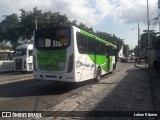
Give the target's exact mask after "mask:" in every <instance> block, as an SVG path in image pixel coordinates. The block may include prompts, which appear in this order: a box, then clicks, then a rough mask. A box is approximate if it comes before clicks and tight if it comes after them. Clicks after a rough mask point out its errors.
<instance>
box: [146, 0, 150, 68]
mask: <svg viewBox="0 0 160 120" xmlns="http://www.w3.org/2000/svg"><path fill="white" fill-rule="evenodd" d="M147 23H148V67H149V68H150V31H149V24H150V23H149V6H148V0H147Z"/></svg>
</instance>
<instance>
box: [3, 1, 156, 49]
mask: <svg viewBox="0 0 160 120" xmlns="http://www.w3.org/2000/svg"><path fill="white" fill-rule="evenodd" d="M148 2H149V19H150V22H151V23H150V29H155V30H156V31H157V32H158V25H156V26H154V25H153V24H154V23H155V22H156V21H155V20H152V19H153V18H156V17H157V16H158V0H148ZM35 7H37V8H38V9H40V10H42V11H43V12H45V11H49V10H50V11H52V12H60V13H61V14H66V16H67V17H68V18H69V20H71V21H72V20H75V19H76V20H77V21H78V23H81V22H83V23H84V24H86V25H87V26H88V27H92V28H93V30H94V31H95V32H96V31H101V32H107V33H109V34H115V35H116V36H117V37H119V38H120V39H124V43H125V44H128V45H129V47H130V49H133V48H134V47H135V45H137V43H138V23H139V26H140V33H143V30H146V29H147V0H0V22H1V21H2V20H3V19H4V17H3V16H4V15H10V14H12V13H16V14H18V15H20V11H19V9H21V8H23V9H24V10H26V11H32V10H33V8H35ZM132 29H134V30H132Z"/></svg>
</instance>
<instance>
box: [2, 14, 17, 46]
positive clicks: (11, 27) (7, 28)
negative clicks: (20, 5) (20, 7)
mask: <svg viewBox="0 0 160 120" xmlns="http://www.w3.org/2000/svg"><path fill="white" fill-rule="evenodd" d="M0 33H1V37H0V42H1V43H2V44H3V45H5V44H6V43H7V42H8V41H10V43H11V45H12V46H13V48H15V46H16V44H17V42H18V39H19V20H18V15H17V14H12V15H8V16H5V19H4V20H3V21H2V22H1V23H0Z"/></svg>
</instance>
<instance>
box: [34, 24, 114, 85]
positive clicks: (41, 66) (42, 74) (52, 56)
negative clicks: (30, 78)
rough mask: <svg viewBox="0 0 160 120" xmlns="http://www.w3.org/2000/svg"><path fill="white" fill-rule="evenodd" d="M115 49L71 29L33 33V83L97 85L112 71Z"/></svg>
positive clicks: (51, 28)
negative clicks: (102, 76) (42, 81)
mask: <svg viewBox="0 0 160 120" xmlns="http://www.w3.org/2000/svg"><path fill="white" fill-rule="evenodd" d="M115 52H116V46H115V45H114V44H112V43H109V42H107V41H105V40H103V39H101V38H99V37H97V36H95V35H93V34H90V33H88V32H86V31H84V30H82V29H79V28H77V27H75V26H54V27H48V28H42V29H38V30H36V31H35V32H34V47H33V62H34V66H33V68H34V69H33V75H34V78H35V79H36V80H49V81H62V82H81V81H85V80H89V79H94V80H96V81H99V80H100V78H101V75H104V74H106V73H109V72H112V71H113V69H115V68H116V60H115V54H116V53H115Z"/></svg>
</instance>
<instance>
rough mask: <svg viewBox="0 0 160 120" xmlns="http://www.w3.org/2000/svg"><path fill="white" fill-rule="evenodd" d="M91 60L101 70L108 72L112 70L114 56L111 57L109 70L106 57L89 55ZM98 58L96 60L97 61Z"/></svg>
mask: <svg viewBox="0 0 160 120" xmlns="http://www.w3.org/2000/svg"><path fill="white" fill-rule="evenodd" d="M89 58H90V59H91V61H92V62H93V63H95V64H96V65H98V66H101V68H102V69H103V70H104V71H105V72H108V71H109V68H110V69H111V68H112V62H113V61H112V58H113V57H112V56H110V57H109V59H110V62H109V68H108V61H107V60H106V56H105V55H96V56H95V55H89ZM95 58H96V60H95Z"/></svg>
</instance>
